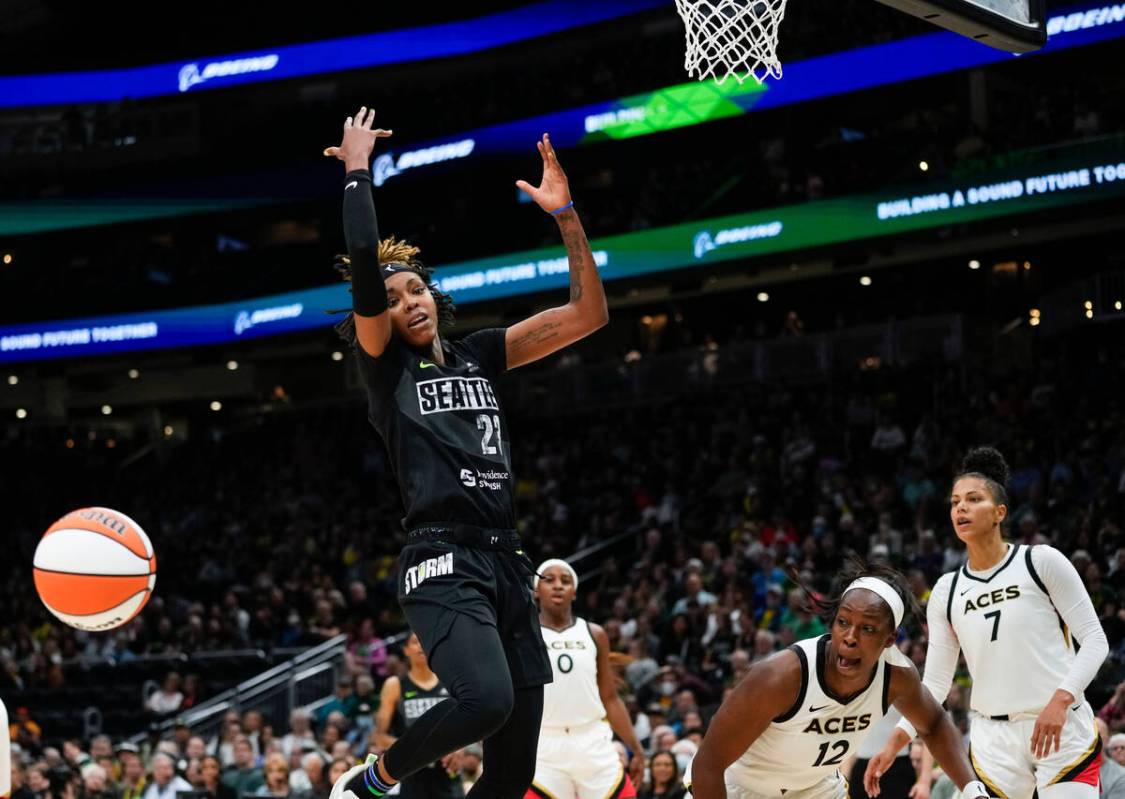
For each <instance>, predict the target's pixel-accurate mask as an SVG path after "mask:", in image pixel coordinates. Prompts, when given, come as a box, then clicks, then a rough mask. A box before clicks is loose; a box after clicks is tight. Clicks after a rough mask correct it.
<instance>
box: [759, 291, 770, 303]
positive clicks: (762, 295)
mask: <svg viewBox="0 0 1125 799" xmlns="http://www.w3.org/2000/svg"><path fill="white" fill-rule="evenodd" d="M769 301H770V295H769V294H768V293H767V292H765V291H759V292H758V302H769Z"/></svg>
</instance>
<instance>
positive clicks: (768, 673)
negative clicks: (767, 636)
mask: <svg viewBox="0 0 1125 799" xmlns="http://www.w3.org/2000/svg"><path fill="white" fill-rule="evenodd" d="M800 690H801V663H800V661H799V660H798V659H797V655H796V654H794V653H793V652H791V651H789V650H785V651H783V652H778V653H777V654H776V655H773V656H771V657H768V658H766V659H765V660H763V661H761V662H759V663H756V664H754V665H753V666H751V667H750V671H749V672H747V674H746V676H745V677H743V678H742V680H741V682H739V683H738V685H737V686H736V687H735V689H734V690H733V691H732V692H731V694H730V696H728V697H727V698H726V700H724V701H723V704H722V706H721V707H719V711H718V712H717V713H716V714H715V717H714V718H713V719H711V725H710V726H709V727H708V728H707V734H706V735H705V736H704V738H703V743H702V744H700V746H699V752H698V753H697V754H696V755H695V759H694V760H693V761H692V763H691V794H692V796H693V797H694V799H726V795H727V789H726V784H725V782H724V780H723V772H724V771H726V770H727V766H729V765H730V764H731V763H733V762H734V761H735V760H737V759H738V758H739V757H740V756H741V755H742V753H743V752H745V751H746V750H747V749H749V748H750V745H751V744H752V743H754V741H756V740H757V739H758V736H759V735H761V734H762V733H763V732H764V731H765V729H766V728H767V727H768V726H769V725H770V722H772V721H773V720H774V719H775V718H777V717H778V716H781V715H783V714H785V713H786V712H788V711H789V709H790V708H791V707H792V706H793V703H794V702H795V701H796V700H797V694H798V693H799V692H800Z"/></svg>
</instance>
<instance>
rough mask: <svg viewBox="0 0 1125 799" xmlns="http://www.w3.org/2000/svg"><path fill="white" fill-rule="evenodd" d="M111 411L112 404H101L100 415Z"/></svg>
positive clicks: (108, 413) (107, 414)
mask: <svg viewBox="0 0 1125 799" xmlns="http://www.w3.org/2000/svg"><path fill="white" fill-rule="evenodd" d="M111 413H113V406H112V405H103V406H102V416H109V415H110V414H111Z"/></svg>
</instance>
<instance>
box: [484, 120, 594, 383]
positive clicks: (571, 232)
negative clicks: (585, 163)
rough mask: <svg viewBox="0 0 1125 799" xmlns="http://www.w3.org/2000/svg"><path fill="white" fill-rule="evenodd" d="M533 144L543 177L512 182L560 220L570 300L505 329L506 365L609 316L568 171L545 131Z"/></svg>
mask: <svg viewBox="0 0 1125 799" xmlns="http://www.w3.org/2000/svg"><path fill="white" fill-rule="evenodd" d="M537 146H538V147H539V154H540V155H541V156H542V157H543V180H542V181H541V182H540V184H539V185H538V186H532V185H531V184H530V183H528V182H527V181H525V180H517V181H516V185H517V186H518V187H519V188H520V189H522V190H523V191H524V192H526V193H527V194H528V196H530V197H531V199H533V200H535V202H536V203H537V204H538V205H539V207H540V208H542V209H543V210H544V211H547V212H549V213H550V214H552V215H553V216H554V217H555V219H556V221H557V222H558V223H559V231H560V232H561V233H562V238H563V243H564V244H565V245H566V256H567V259H568V260H569V261H570V302H568V303H567V304H566V305H562V306H559V307H558V308H551V309H549V310H546V311H543V312H542V313H537V314H535V316H532V317H529V318H527V319H524V320H523V321H522V322H517V323H516V324H514V325H512V326H511V327H509V328H508V331H507V335H506V337H505V344H506V349H507V354H508V368H509V369H515V368H516V367H517V366H523V365H524V364H526V363H531V362H532V361H537V360H539V359H540V358H545V357H547V356H548V355H550V354H551V353H553V352H558V351H559V350H561V349H562V348H563V347H565V346H567V345H569V344H573V343H574V342H576V341H578V340H579V339H580V338H584V337H585V336H588V335H590V334H591V333H593V332H594V331H595V330H597V329H598V328H600V327H603V326H604V325H605V324H606V322H608V321H609V308H608V307H607V306H606V301H605V290H604V289H603V288H602V279H601V278H600V277H599V276H598V267H597V265H596V264H595V263H594V254H593V253H592V252H590V243H589V242H588V241H587V240H586V232H585V231H584V230H583V229H582V222H581V221H580V220H579V219H578V213H577V212H576V211H575V210H574V203H573V202H572V201H571V199H570V187H569V186H568V185H567V180H566V173H565V172H563V169H562V167H561V166H559V159H558V156H556V155H555V148H554V147H552V146H551V139H550V137H549V136H548V135H547V134H546V133H544V134H543V140H542V141H540V142H537Z"/></svg>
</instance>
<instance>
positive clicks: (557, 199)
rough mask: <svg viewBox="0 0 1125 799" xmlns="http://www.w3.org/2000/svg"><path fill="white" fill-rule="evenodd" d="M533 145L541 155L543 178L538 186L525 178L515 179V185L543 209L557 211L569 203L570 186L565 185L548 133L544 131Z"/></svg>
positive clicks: (563, 175)
mask: <svg viewBox="0 0 1125 799" xmlns="http://www.w3.org/2000/svg"><path fill="white" fill-rule="evenodd" d="M535 145H536V146H537V147H538V148H539V155H541V156H542V157H543V179H542V180H541V181H540V182H539V185H538V186H532V185H531V184H530V183H528V182H527V181H526V180H517V181H516V186H518V187H519V188H520V189H521V190H522V191H524V192H526V194H527V196H529V197H530V198H531V199H533V200H535V202H536V204H538V206H539V207H540V208H542V209H543V210H544V211H547V212H551V211H558V210H559V209H561V208H563V207H565V206H566V205H568V204H569V203H570V186H569V185H567V181H566V173H565V172H563V169H562V167H561V166H559V159H558V156H557V155H555V148H554V147H552V146H551V137H550V135H549V134H546V133H544V134H543V138H542V140H540V141H538V142H536V143H535Z"/></svg>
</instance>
